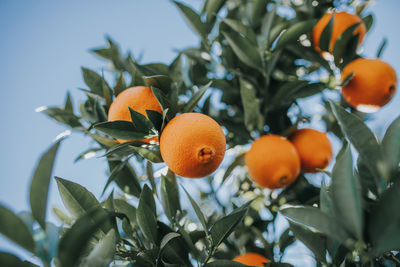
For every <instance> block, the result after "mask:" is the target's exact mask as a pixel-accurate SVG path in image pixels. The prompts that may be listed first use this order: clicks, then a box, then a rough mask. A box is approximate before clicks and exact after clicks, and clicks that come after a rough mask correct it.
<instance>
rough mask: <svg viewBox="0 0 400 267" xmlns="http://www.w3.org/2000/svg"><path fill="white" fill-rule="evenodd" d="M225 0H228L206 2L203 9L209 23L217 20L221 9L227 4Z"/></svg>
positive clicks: (209, 0) (208, 0)
mask: <svg viewBox="0 0 400 267" xmlns="http://www.w3.org/2000/svg"><path fill="white" fill-rule="evenodd" d="M225 1H226V0H207V1H206V2H205V4H204V8H203V9H204V13H205V14H206V21H207V22H208V23H210V22H211V21H214V20H215V18H216V16H217V14H218V12H219V10H220V9H221V8H222V6H223V5H224V4H225Z"/></svg>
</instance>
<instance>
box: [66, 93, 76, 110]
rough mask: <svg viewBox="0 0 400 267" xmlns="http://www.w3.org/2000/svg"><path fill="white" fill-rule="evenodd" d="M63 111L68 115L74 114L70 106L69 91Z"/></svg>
mask: <svg viewBox="0 0 400 267" xmlns="http://www.w3.org/2000/svg"><path fill="white" fill-rule="evenodd" d="M64 110H65V111H67V112H70V113H74V106H73V104H72V97H71V94H70V93H69V91H68V92H67V97H66V99H65V104H64Z"/></svg>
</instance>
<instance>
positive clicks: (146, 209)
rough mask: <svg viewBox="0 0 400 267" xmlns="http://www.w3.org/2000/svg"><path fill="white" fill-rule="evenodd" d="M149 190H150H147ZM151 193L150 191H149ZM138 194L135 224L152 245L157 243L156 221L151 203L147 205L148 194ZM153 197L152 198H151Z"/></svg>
mask: <svg viewBox="0 0 400 267" xmlns="http://www.w3.org/2000/svg"><path fill="white" fill-rule="evenodd" d="M149 190H150V188H149ZM150 191H151V190H150ZM143 192H145V191H142V193H141V194H140V200H139V206H138V208H137V210H136V222H137V224H138V225H139V228H140V230H141V231H142V232H143V235H144V236H145V237H146V238H147V239H149V240H150V241H151V242H152V243H153V244H156V242H157V220H156V216H155V212H154V209H153V208H152V203H148V196H146V195H147V194H148V193H149V192H147V193H143ZM151 197H153V196H151ZM153 201H154V199H153Z"/></svg>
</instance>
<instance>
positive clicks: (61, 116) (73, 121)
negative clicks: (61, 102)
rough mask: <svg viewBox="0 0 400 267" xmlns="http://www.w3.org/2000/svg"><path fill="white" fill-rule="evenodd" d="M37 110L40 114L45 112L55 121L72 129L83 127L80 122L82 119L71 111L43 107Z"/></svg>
mask: <svg viewBox="0 0 400 267" xmlns="http://www.w3.org/2000/svg"><path fill="white" fill-rule="evenodd" d="M37 110H38V112H43V113H44V114H46V115H47V116H49V117H50V118H52V119H54V120H55V121H57V122H60V123H62V124H66V125H68V126H71V127H72V128H77V127H82V124H81V123H80V122H79V119H80V118H79V117H77V116H75V115H74V114H73V113H71V112H69V111H66V110H63V109H60V108H56V107H43V108H42V107H41V108H38V109H37Z"/></svg>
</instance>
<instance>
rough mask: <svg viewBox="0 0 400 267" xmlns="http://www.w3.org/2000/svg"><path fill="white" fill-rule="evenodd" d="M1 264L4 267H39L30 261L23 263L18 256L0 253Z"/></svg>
mask: <svg viewBox="0 0 400 267" xmlns="http://www.w3.org/2000/svg"><path fill="white" fill-rule="evenodd" d="M0 263H1V265H2V266H4V267H7V266H10V267H35V266H36V267H37V266H38V265H36V264H33V263H31V262H29V261H22V260H21V259H20V258H18V257H17V256H15V255H13V254H10V253H7V252H3V251H0Z"/></svg>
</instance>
